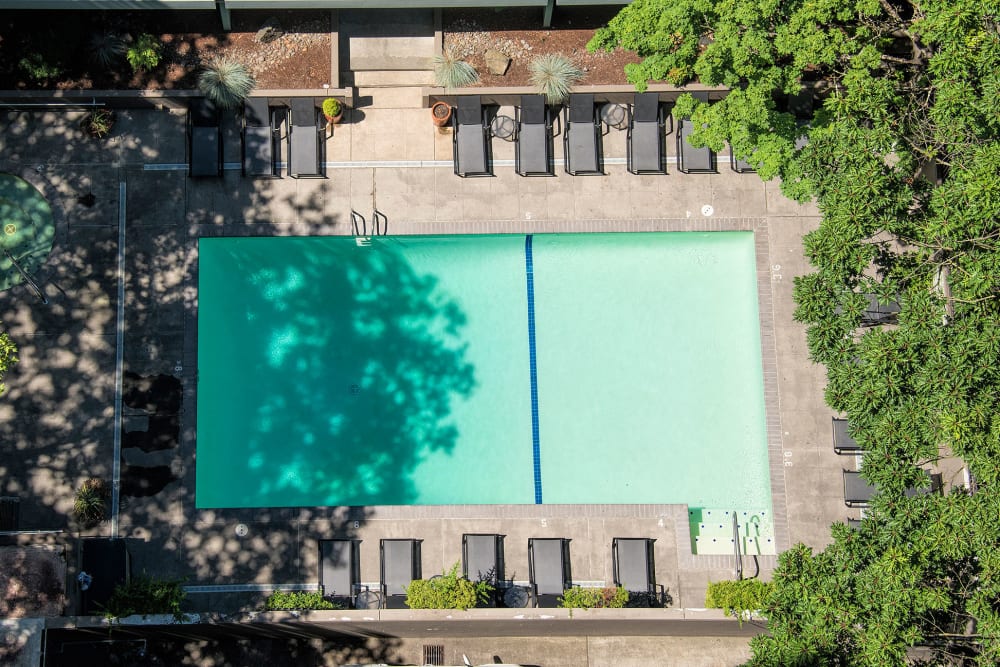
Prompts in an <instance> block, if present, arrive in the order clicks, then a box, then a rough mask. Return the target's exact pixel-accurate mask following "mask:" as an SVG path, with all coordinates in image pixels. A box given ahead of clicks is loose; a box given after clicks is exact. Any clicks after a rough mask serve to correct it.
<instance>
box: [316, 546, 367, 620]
mask: <svg viewBox="0 0 1000 667" xmlns="http://www.w3.org/2000/svg"><path fill="white" fill-rule="evenodd" d="M360 554H361V540H320V541H319V583H320V586H321V587H322V590H323V596H324V597H326V598H329V599H331V600H333V601H334V602H338V603H340V604H343V605H346V606H347V607H348V608H349V609H350V608H353V607H354V606H355V602H356V600H357V596H358V589H359V588H360V587H361V556H360Z"/></svg>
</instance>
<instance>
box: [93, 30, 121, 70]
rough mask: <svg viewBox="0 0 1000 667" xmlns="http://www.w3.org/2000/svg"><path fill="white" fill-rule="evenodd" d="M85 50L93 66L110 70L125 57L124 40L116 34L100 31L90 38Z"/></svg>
mask: <svg viewBox="0 0 1000 667" xmlns="http://www.w3.org/2000/svg"><path fill="white" fill-rule="evenodd" d="M87 50H88V51H89V52H90V59H91V60H92V61H93V62H94V64H95V65H97V66H98V67H100V68H101V69H105V70H110V69H112V68H114V67H115V66H116V65H118V63H119V62H120V61H121V60H122V58H123V57H124V56H125V38H124V37H122V36H121V35H120V34H118V33H116V32H111V31H110V30H102V31H100V32H96V33H94V34H93V35H91V36H90V40H89V41H88V43H87Z"/></svg>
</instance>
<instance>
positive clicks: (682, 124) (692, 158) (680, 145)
mask: <svg viewBox="0 0 1000 667" xmlns="http://www.w3.org/2000/svg"><path fill="white" fill-rule="evenodd" d="M691 97H693V98H695V99H696V100H699V101H701V102H705V103H707V102H708V93H691ZM693 132H694V125H693V124H692V123H691V119H690V118H684V119H682V120H680V121H678V123H677V169H679V170H680V171H681V172H682V173H685V174H714V173H716V168H715V151H713V150H712V149H711V148H708V147H707V146H705V147H703V148H695V147H694V146H692V145H691V143H690V142H689V141H688V139H689V138H690V136H691V134H692V133H693Z"/></svg>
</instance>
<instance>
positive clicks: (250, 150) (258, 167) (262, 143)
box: [242, 97, 278, 177]
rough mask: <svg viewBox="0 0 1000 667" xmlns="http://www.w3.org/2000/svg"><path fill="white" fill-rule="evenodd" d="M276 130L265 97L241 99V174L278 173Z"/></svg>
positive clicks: (274, 174)
mask: <svg viewBox="0 0 1000 667" xmlns="http://www.w3.org/2000/svg"><path fill="white" fill-rule="evenodd" d="M276 137H277V131H276V129H275V125H274V113H273V112H272V111H271V107H269V106H268V103H267V98H266V97H248V98H247V99H246V100H244V101H243V132H242V139H243V175H244V176H269V177H274V176H277V175H278V170H277V161H276V160H275V155H276V154H277V151H276V150H275V143H276V141H275V140H276Z"/></svg>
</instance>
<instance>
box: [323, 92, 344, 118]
mask: <svg viewBox="0 0 1000 667" xmlns="http://www.w3.org/2000/svg"><path fill="white" fill-rule="evenodd" d="M339 113H340V102H339V101H338V100H335V99H334V98H332V97H328V98H326V99H325V100H323V115H324V116H326V117H327V118H333V117H335V116H336V115H337V114H339Z"/></svg>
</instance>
